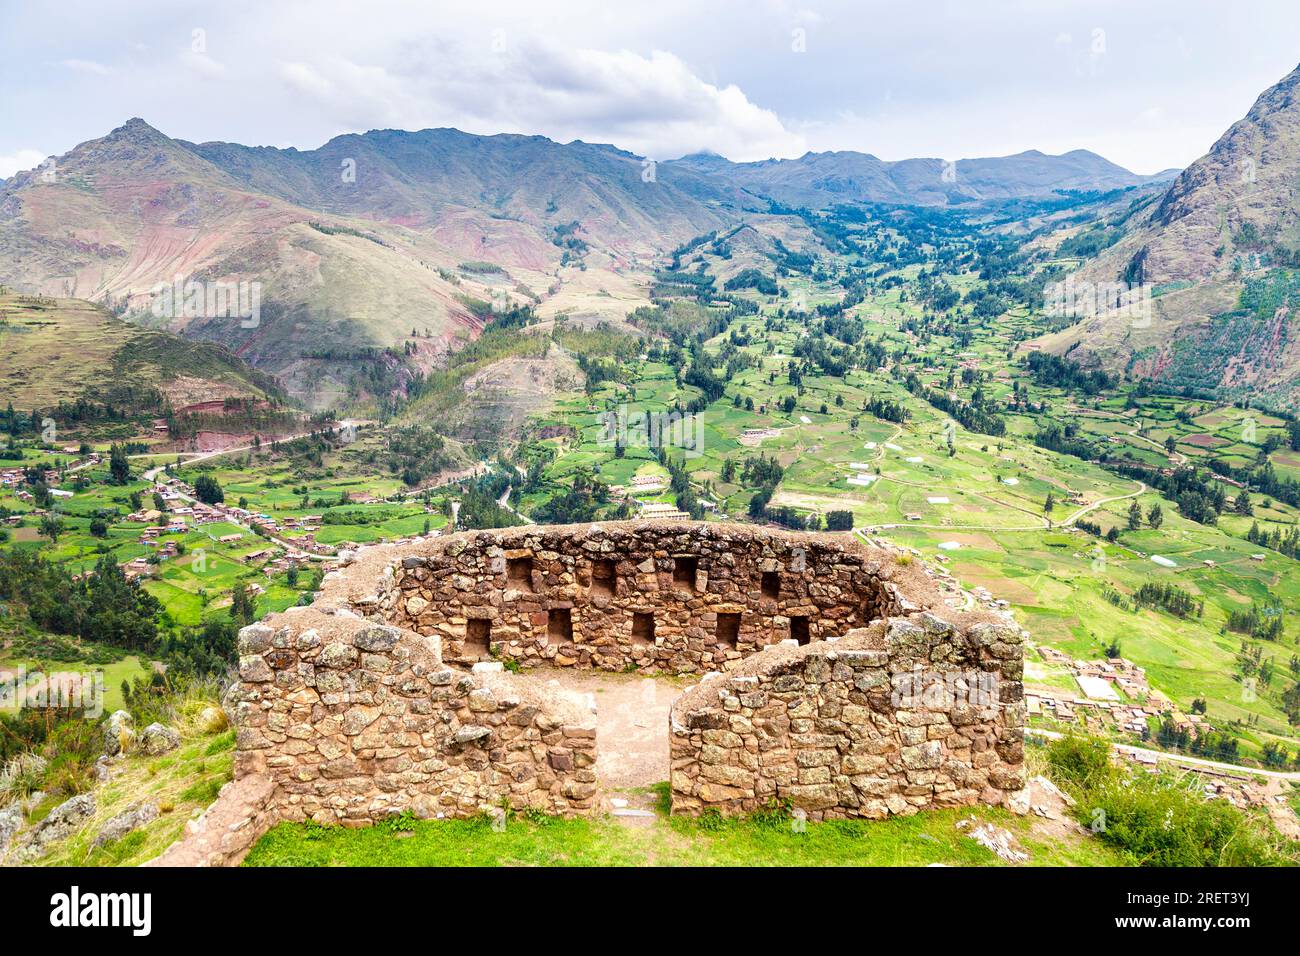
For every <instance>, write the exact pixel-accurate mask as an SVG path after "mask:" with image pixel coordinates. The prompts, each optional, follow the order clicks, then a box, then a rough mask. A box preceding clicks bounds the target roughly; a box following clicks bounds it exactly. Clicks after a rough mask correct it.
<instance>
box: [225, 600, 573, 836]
mask: <svg viewBox="0 0 1300 956" xmlns="http://www.w3.org/2000/svg"><path fill="white" fill-rule="evenodd" d="M239 676H240V682H239V683H238V684H236V685H235V687H234V688H233V690H232V695H231V700H230V703H231V704H232V705H233V709H234V711H235V723H236V726H237V728H238V737H237V739H238V751H237V755H236V764H235V773H236V776H237V777H240V778H242V777H245V776H248V775H261V776H265V777H268V778H269V779H270V780H271V782H272V784H273V788H274V790H273V794H272V795H271V797H270V799H269V808H270V810H271V811H272V812H273V813H274V814H275V815H276V817H277V818H278V819H282V820H304V819H307V818H311V819H314V820H316V821H318V822H321V823H342V824H346V825H361V824H364V823H370V822H373V821H376V820H380V819H383V818H384V817H386V816H388V815H390V814H392V813H396V812H399V811H403V810H411V811H413V812H414V813H416V814H417V815H419V816H421V817H425V818H432V817H443V816H447V817H451V816H472V815H474V814H477V813H480V812H483V811H486V810H491V809H493V808H498V807H501V806H502V805H503V804H505V803H508V804H509V805H510V806H512V807H514V808H516V809H518V808H535V809H538V810H542V811H544V812H547V813H552V814H559V815H573V814H581V813H587V812H590V811H591V810H593V809H594V808H596V806H597V803H598V801H597V793H596V776H595V770H594V765H595V761H596V729H595V718H594V715H593V713H592V711H591V708H590V706H588V705H586V704H585V703H584V702H583V701H581V700H578V699H575V698H571V697H568V696H565V695H563V694H560V693H557V692H549V691H547V689H546V688H544V687H540V686H538V684H537V682H533V681H528V680H526V679H523V678H519V677H517V676H515V675H512V674H507V673H504V672H502V671H501V670H500V665H499V664H497V665H486V666H480V667H478V668H475V669H474V671H472V672H466V671H463V670H456V669H453V668H451V667H448V666H446V665H444V664H443V662H442V659H441V654H440V650H439V647H438V639H437V638H436V637H424V636H421V635H418V634H413V633H411V632H409V631H402V630H401V629H399V628H396V627H390V626H386V625H376V624H373V623H371V622H368V621H366V620H364V619H362V618H360V617H358V616H357V615H355V614H352V613H350V612H347V611H346V610H336V611H335V612H334V613H323V612H321V611H319V610H316V609H311V608H294V609H291V610H290V611H288V612H286V613H284V614H276V615H271V616H270V617H268V618H267V619H266V620H265V621H264V622H263V623H261V624H254V625H252V626H250V627H246V628H244V629H243V630H242V631H241V632H240V634H239Z"/></svg>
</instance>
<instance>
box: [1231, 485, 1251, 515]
mask: <svg viewBox="0 0 1300 956" xmlns="http://www.w3.org/2000/svg"><path fill="white" fill-rule="evenodd" d="M1232 510H1233V511H1235V512H1236V513H1237V514H1239V515H1253V514H1254V513H1255V506H1254V505H1252V504H1251V503H1250V495H1248V494H1246V490H1245V489H1244V488H1243V489H1242V491H1241V494H1239V495H1237V497H1236V499H1235V500H1234V501H1233V502H1232Z"/></svg>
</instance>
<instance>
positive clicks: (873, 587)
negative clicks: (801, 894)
mask: <svg viewBox="0 0 1300 956" xmlns="http://www.w3.org/2000/svg"><path fill="white" fill-rule="evenodd" d="M348 560H349V561H350V563H349V564H348V565H347V566H345V567H344V568H342V569H341V570H339V571H336V572H332V573H331V574H329V575H327V576H326V579H325V582H324V583H323V585H322V589H321V591H320V593H319V594H318V595H317V598H316V601H315V602H314V603H313V604H312V605H311V606H310V607H300V608H291V609H290V610H288V611H286V612H284V613H281V614H273V615H271V616H270V617H268V618H267V619H266V620H265V621H263V622H262V623H260V624H255V625H253V626H251V627H248V628H245V629H244V630H243V631H242V632H241V633H240V637H239V655H240V657H239V675H240V680H239V682H238V683H237V684H236V685H235V686H234V687H233V688H232V689H231V694H230V697H229V699H228V702H227V704H228V708H229V709H230V710H231V711H232V712H233V714H234V718H235V724H236V727H237V731H238V753H237V759H236V780H235V783H234V784H232V785H230V786H229V787H228V788H227V790H228V791H229V792H230V797H229V799H228V800H227V796H226V793H225V791H223V795H222V797H221V798H219V799H218V801H217V803H216V804H214V805H213V807H212V808H210V809H209V813H208V816H210V817H211V818H212V820H213V821H214V822H213V824H212V826H211V827H200V826H196V827H194V828H192V830H193V832H192V833H191V834H190V835H189V836H187V837H186V840H183V841H182V842H181V843H179V844H177V845H176V846H175V847H173V848H172V849H171V850H169V851H168V854H167V855H166V857H165V858H166V859H169V860H189V859H197V860H200V861H207V862H210V863H214V864H225V863H231V862H237V860H238V858H239V857H240V856H242V853H243V852H244V851H245V850H246V849H247V847H248V846H250V845H251V843H252V842H253V841H254V840H255V839H256V837H257V835H260V833H261V832H263V831H264V830H265V829H266V828H267V827H268V826H270V825H272V824H274V823H275V822H277V821H279V820H305V819H313V820H316V821H318V822H322V823H340V824H344V825H348V826H360V825H364V824H367V823H371V822H375V821H378V820H381V819H384V818H385V817H387V816H389V815H391V814H394V813H400V812H403V811H411V812H413V813H415V814H417V815H419V816H421V817H425V818H430V817H452V816H470V815H475V814H479V813H483V812H498V811H499V808H502V807H506V806H509V807H512V808H515V809H522V808H531V809H535V810H538V811H542V812H545V813H551V814H560V815H576V814H590V813H595V812H600V811H602V810H603V809H604V803H603V800H602V796H601V793H600V791H599V785H598V781H597V777H596V769H595V768H596V755H597V746H598V744H599V743H600V742H599V741H598V740H597V737H596V727H597V724H596V715H595V705H594V702H593V701H592V700H591V698H590V697H589V696H588V697H578V696H577V695H574V694H570V693H567V692H565V691H563V690H561V689H560V688H559V687H558V684H555V685H553V684H552V683H551V682H550V680H549V678H548V677H547V676H546V675H547V669H548V668H554V667H568V668H585V669H599V670H606V671H619V672H622V671H631V670H635V671H637V672H639V673H645V674H694V675H701V676H703V677H704V680H703V682H702V683H700V684H699V685H698V686H696V687H694V688H691V689H690V690H688V691H687V692H686V693H685V694H684V695H683V696H682V697H681V698H680V699H679V700H678V701H677V703H676V704H675V705H674V707H673V709H672V715H671V725H670V727H665V728H664V731H665V733H668V734H669V735H670V744H671V768H665V771H666V772H667V773H669V775H670V779H671V786H672V793H673V812H675V813H688V814H694V813H699V812H701V811H703V810H705V809H708V808H716V809H717V810H719V811H721V812H723V813H744V812H749V811H752V810H755V809H759V808H763V807H767V806H769V805H772V804H774V803H775V804H783V805H787V806H789V807H791V808H792V809H794V810H796V811H797V812H799V813H801V814H805V815H807V816H808V817H809V818H810V819H821V818H826V817H867V818H876V817H883V816H886V815H889V814H909V813H914V812H916V811H917V810H919V809H923V808H926V807H936V806H957V805H962V804H974V803H988V804H1005V805H1008V806H1011V807H1012V808H1014V809H1019V808H1020V806H1019V805H1020V803H1021V802H1023V800H1022V795H1023V788H1024V771H1023V766H1022V757H1023V752H1022V746H1023V745H1022V728H1023V723H1024V709H1023V702H1022V693H1023V692H1022V685H1021V677H1022V674H1021V666H1022V665H1021V648H1022V636H1023V635H1022V633H1021V632H1020V630H1019V629H1018V628H1017V627H1015V626H1014V624H1011V623H1010V622H1009V621H1008V620H1007V619H1006V618H1005V617H1001V616H996V615H988V614H984V613H982V612H980V613H963V612H956V611H953V610H952V609H951V608H948V607H946V606H944V605H943V601H942V599H941V597H940V595H939V594H938V592H937V590H936V589H935V588H934V585H933V583H932V581H931V580H930V579H929V577H928V576H927V571H926V569H925V568H924V567H922V566H921V565H920V563H919V562H912V561H908V560H898V556H897V555H896V554H895V553H894V552H892V551H890V550H888V549H885V548H880V547H872V546H868V545H867V544H865V543H863V542H861V541H859V540H858V539H857V538H855V537H854V536H852V535H833V534H820V535H812V534H795V533H787V532H778V531H771V530H767V529H762V528H757V527H753V526H749V525H728V524H719V523H683V522H676V521H672V522H668V521H664V522H635V523H631V522H623V523H607V524H600V525H573V526H559V527H540V526H535V525H534V526H527V527H523V528H510V529H503V530H496V531H470V532H463V533H460V534H454V535H448V536H442V537H435V538H427V539H424V540H422V541H419V542H416V543H413V544H406V545H401V546H379V547H372V548H366V549H363V550H362V551H361V552H359V553H358V554H356V555H354V556H350V557H349V558H348ZM503 665H504V666H503ZM552 673H553V671H552ZM223 801H225V802H228V803H229V804H230V806H229V807H223ZM216 821H220V822H219V824H218V823H217V822H216ZM218 829H220V831H221V833H222V834H224V835H222V836H221V837H220V839H218V838H217V835H216V831H217V830H218ZM236 834H237V836H236ZM187 841H189V843H192V844H193V845H192V846H188V847H187Z"/></svg>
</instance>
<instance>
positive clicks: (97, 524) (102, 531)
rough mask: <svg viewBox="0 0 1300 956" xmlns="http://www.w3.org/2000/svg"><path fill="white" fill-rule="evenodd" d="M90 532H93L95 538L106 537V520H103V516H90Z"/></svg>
mask: <svg viewBox="0 0 1300 956" xmlns="http://www.w3.org/2000/svg"><path fill="white" fill-rule="evenodd" d="M90 533H91V534H93V535H94V536H95V537H96V538H107V537H108V522H107V521H105V520H104V519H103V518H91V519H90Z"/></svg>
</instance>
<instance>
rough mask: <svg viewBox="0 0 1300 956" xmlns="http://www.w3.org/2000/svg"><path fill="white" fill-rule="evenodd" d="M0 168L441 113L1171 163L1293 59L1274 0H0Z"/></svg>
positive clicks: (766, 150) (724, 141)
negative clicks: (95, 143) (154, 143)
mask: <svg viewBox="0 0 1300 956" xmlns="http://www.w3.org/2000/svg"><path fill="white" fill-rule="evenodd" d="M0 24H3V28H0V90H3V92H2V93H0V176H8V175H11V174H12V173H13V172H14V171H16V170H18V169H27V168H31V167H33V166H35V165H37V164H38V163H39V162H40V161H41V160H42V159H43V158H44V157H45V156H47V155H57V154H59V153H63V152H65V151H67V150H68V149H70V148H71V147H73V146H75V145H76V144H77V143H80V142H83V141H85V140H87V139H93V138H96V137H98V136H102V135H104V134H105V133H106V132H108V131H109V130H110V129H112V128H113V127H115V126H119V125H121V124H122V122H124V121H125V120H127V119H128V118H130V117H132V116H141V117H143V118H144V119H145V120H147V121H148V122H150V123H152V124H153V125H154V126H156V127H158V128H159V129H160V130H162V131H163V132H165V133H167V134H168V135H171V136H175V137H179V138H182V139H188V140H194V141H205V140H230V141H235V142H240V143H246V144H250V145H272V146H297V147H299V148H304V149H309V148H314V147H316V146H319V145H320V144H321V143H323V142H325V141H326V140H328V139H329V138H330V137H332V136H335V135H337V134H339V133H346V132H362V131H365V130H367V129H374V128H387V127H393V128H401V129H422V128H426V127H436V126H455V127H458V128H460V129H464V130H468V131H470V132H475V133H497V132H518V133H540V134H543V135H546V136H550V137H551V138H553V139H557V140H560V141H562V142H567V141H569V140H572V139H584V140H587V141H590V142H608V143H614V144H615V145H618V146H621V147H623V148H625V149H629V150H632V151H633V152H636V153H638V154H640V155H645V156H650V157H651V158H654V159H658V160H663V159H669V158H673V157H675V156H680V155H682V154H684V153H688V152H692V151H695V150H700V149H712V150H714V151H716V152H719V153H722V154H723V155H725V156H727V157H729V158H731V159H735V160H753V159H763V158H767V157H770V156H781V157H791V156H798V155H801V154H802V153H804V152H806V151H807V150H832V149H855V150H861V151H863V152H870V153H874V154H875V155H877V156H880V157H882V158H884V159H903V158H906V157H910V156H935V157H940V158H944V159H958V158H964V157H976V156H997V155H1005V154H1008V153H1014V152H1019V151H1020V150H1024V149H1040V150H1043V151H1044V152H1049V153H1060V152H1064V151H1066V150H1070V149H1076V148H1084V149H1091V150H1094V151H1095V152H1098V153H1101V154H1102V155H1103V156H1106V157H1107V158H1109V159H1111V160H1114V161H1115V162H1118V163H1120V164H1121V165H1124V166H1127V167H1128V168H1130V169H1132V170H1134V171H1135V172H1140V173H1151V172H1155V171H1157V170H1159V169H1163V168H1166V167H1170V166H1185V165H1187V164H1188V163H1190V162H1191V161H1192V160H1194V159H1196V158H1197V157H1198V156H1200V155H1201V154H1202V153H1204V152H1205V151H1206V149H1207V148H1208V147H1209V146H1210V145H1211V144H1212V143H1213V142H1214V140H1215V139H1216V138H1217V137H1218V136H1219V134H1220V133H1222V132H1223V130H1225V129H1226V128H1227V127H1228V126H1229V125H1230V124H1231V123H1232V122H1233V121H1234V120H1236V119H1239V118H1240V117H1241V116H1242V115H1243V114H1244V113H1245V112H1246V110H1247V109H1249V107H1250V105H1251V103H1253V102H1254V100H1255V98H1256V96H1258V94H1259V93H1260V92H1262V91H1263V90H1264V89H1265V88H1266V87H1268V86H1269V85H1271V84H1273V83H1275V82H1276V81H1277V80H1279V79H1281V78H1282V77H1283V76H1284V75H1286V74H1287V73H1288V72H1289V71H1290V70H1292V69H1294V68H1295V67H1296V65H1297V62H1298V61H1300V3H1298V2H1297V0H1256V2H1250V0H1245V2H1235V3H1229V2H1226V0H1140V2H1139V0H1126V2H1118V0H1116V2H1111V0H1090V2H1083V0H953V2H929V0H910V2H901V3H900V2H898V0H892V2H887V3H886V2H874V0H858V2H829V0H827V2H821V0H807V3H806V4H805V3H802V2H795V3H786V2H781V0H736V2H709V0H685V2H679V0H641V2H628V0H603V2H594V3H587V2H583V0H570V2H564V3H558V2H548V0H533V2H530V3H522V2H520V3H515V2H509V3H495V2H490V0H474V2H471V3H467V2H464V0H461V2H458V3H443V2H437V0H434V2H424V3H398V2H391V0H366V2H364V3H343V2H337V0H312V2H309V3H307V2H304V3H299V2H276V0H260V2H243V0H224V2H220V3H216V2H213V3H205V2H186V0H165V2H163V0H160V2H143V0H142V2H112V0H108V2H105V0H95V2H83V0H63V2H60V3H58V4H53V3H50V4H45V3H28V2H20V0H0Z"/></svg>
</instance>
